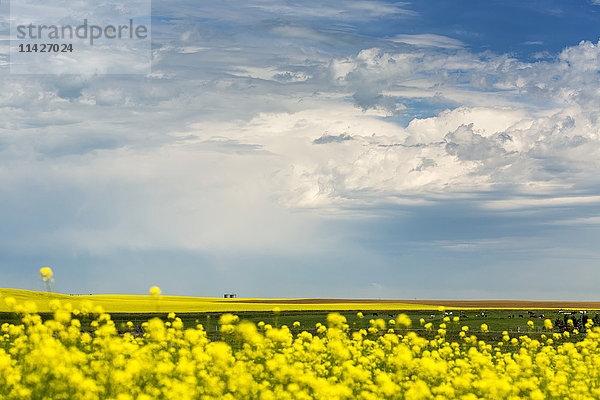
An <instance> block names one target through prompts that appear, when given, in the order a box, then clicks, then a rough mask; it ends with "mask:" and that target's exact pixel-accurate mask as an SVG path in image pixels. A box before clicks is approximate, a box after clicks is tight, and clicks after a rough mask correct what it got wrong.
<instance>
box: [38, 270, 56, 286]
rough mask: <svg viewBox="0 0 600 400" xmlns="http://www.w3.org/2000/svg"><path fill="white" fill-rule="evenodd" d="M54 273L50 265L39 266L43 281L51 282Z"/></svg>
mask: <svg viewBox="0 0 600 400" xmlns="http://www.w3.org/2000/svg"><path fill="white" fill-rule="evenodd" d="M53 276H54V273H53V272H52V268H50V267H43V268H40V277H41V278H42V279H43V280H44V282H48V281H50V282H52V281H53V280H54V278H53Z"/></svg>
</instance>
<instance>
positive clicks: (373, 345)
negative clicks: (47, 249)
mask: <svg viewBox="0 0 600 400" xmlns="http://www.w3.org/2000/svg"><path fill="white" fill-rule="evenodd" d="M5 302H6V303H7V304H8V305H9V306H10V307H11V308H12V309H13V310H14V311H15V312H18V313H19V314H20V315H21V316H22V318H21V322H20V323H16V324H9V323H4V324H2V325H1V327H0V330H1V332H2V344H1V346H0V398H2V399H24V398H39V399H42V398H44V399H90V400H91V399H116V400H126V399H141V400H144V399H156V398H163V399H177V400H185V399H205V400H212V399H214V400H217V399H225V400H233V399H259V400H269V399H273V400H275V399H277V400H279V399H284V400H285V399H332V400H335V399H348V400H350V399H360V400H375V399H407V400H410V399H454V398H459V399H465V400H470V399H477V398H486V399H514V400H516V399H565V398H573V399H575V398H577V399H579V398H581V399H584V398H598V397H600V368H599V366H600V329H598V328H593V327H592V324H591V322H590V323H589V325H588V327H587V328H588V329H587V334H586V335H583V334H579V335H578V340H577V341H574V342H572V341H569V340H568V339H573V337H571V338H569V337H568V335H567V334H568V332H565V333H563V334H561V333H557V332H555V333H552V334H551V333H550V332H548V335H550V336H548V337H546V336H545V335H542V336H541V339H540V340H538V339H533V338H530V337H528V336H525V335H523V336H518V337H514V336H513V337H510V335H509V334H508V332H504V333H503V338H502V342H499V343H487V342H486V341H485V340H482V339H483V338H485V336H486V334H483V335H482V337H481V338H478V337H476V336H475V335H469V334H467V333H468V332H469V330H468V329H462V330H461V337H460V339H458V340H456V341H450V340H446V338H445V329H444V328H442V327H441V324H440V325H439V326H431V327H430V329H429V333H426V334H425V335H428V337H423V336H419V335H418V334H417V333H415V332H414V331H410V330H408V329H409V328H410V326H411V325H412V322H411V321H410V318H408V317H407V316H406V315H402V314H401V315H400V316H398V317H397V318H395V319H394V320H393V321H394V322H393V323H391V321H392V320H390V321H384V320H383V319H375V320H371V321H369V327H368V329H360V330H355V331H351V330H350V327H349V325H348V324H347V321H346V318H345V317H344V316H342V315H340V314H337V313H332V314H329V315H328V317H327V322H326V325H324V324H321V323H318V324H317V326H316V330H313V332H308V331H302V330H301V329H297V328H298V326H297V324H294V327H293V329H290V328H288V327H287V326H282V327H281V328H276V327H272V326H270V325H268V324H265V323H259V324H254V323H251V322H247V321H240V319H239V317H237V316H235V315H233V314H223V315H221V317H220V319H219V323H220V333H221V335H222V340H219V341H211V340H210V339H209V338H208V335H207V332H206V331H205V330H204V329H203V327H202V326H201V325H197V326H196V327H194V328H185V327H184V324H183V322H182V320H181V319H180V318H178V317H177V316H176V315H175V314H174V313H170V314H169V315H168V317H167V322H164V321H162V320H160V319H158V318H153V319H151V320H149V321H147V322H145V323H144V324H143V325H142V327H143V330H144V332H143V334H142V335H140V336H137V337H136V336H135V335H134V334H133V332H130V331H127V330H128V329H131V328H132V327H133V324H131V323H128V324H126V326H125V332H124V333H123V332H121V333H119V332H118V330H117V327H116V325H115V323H114V322H113V321H112V319H111V316H110V315H109V314H107V313H104V312H102V310H101V309H100V307H99V306H93V305H91V304H89V303H83V304H82V307H80V308H78V309H75V308H73V306H72V305H70V303H60V302H58V301H54V302H53V303H52V307H53V308H54V315H53V318H51V319H48V320H45V321H43V320H42V318H41V317H40V316H39V315H38V314H36V313H35V305H34V304H33V303H27V304H18V303H17V302H16V301H15V300H14V299H5ZM90 320H91V323H90V322H89V321H90ZM82 321H83V322H82ZM83 323H86V324H87V323H89V325H90V326H91V331H89V332H86V331H83V330H82V326H83ZM442 324H443V325H444V326H445V325H446V322H443V323H442ZM306 328H311V329H313V327H306ZM306 328H305V329H306ZM435 328H437V330H436V329H435ZM465 328H466V326H465ZM436 332H437V333H436ZM573 333H574V332H573Z"/></svg>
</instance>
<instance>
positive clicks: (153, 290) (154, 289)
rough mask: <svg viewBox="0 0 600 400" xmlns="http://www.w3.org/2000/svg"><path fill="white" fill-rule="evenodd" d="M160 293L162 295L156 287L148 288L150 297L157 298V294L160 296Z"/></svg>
mask: <svg viewBox="0 0 600 400" xmlns="http://www.w3.org/2000/svg"><path fill="white" fill-rule="evenodd" d="M161 293H162V292H161V290H160V288H159V287H158V286H152V287H151V288H150V294H151V295H152V296H158V295H159V294H161Z"/></svg>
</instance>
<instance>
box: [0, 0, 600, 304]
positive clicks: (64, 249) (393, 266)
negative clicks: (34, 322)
mask: <svg viewBox="0 0 600 400" xmlns="http://www.w3.org/2000/svg"><path fill="white" fill-rule="evenodd" d="M152 9H153V16H152V22H153V28H152V37H153V42H152V49H153V62H152V73H151V74H148V75H138V76H118V75H96V76H86V75H63V76H57V75H48V76H32V75H29V76H27V75H15V74H10V73H9V71H8V69H9V63H10V60H9V58H8V54H7V53H8V43H7V40H6V39H7V35H8V14H7V7H6V4H5V2H3V3H2V6H0V15H2V17H0V89H1V90H2V96H0V116H1V118H0V286H2V287H16V288H25V289H40V288H41V284H40V282H39V277H38V270H39V268H40V267H42V266H51V267H52V268H53V269H54V271H55V273H56V282H55V289H56V290H57V291H60V292H64V293H146V292H147V290H148V288H149V287H150V286H152V285H158V286H160V287H161V288H162V290H163V293H167V294H181V295H184V294H185V295H198V296H221V295H222V294H223V293H229V292H235V293H238V295H239V296H240V297H245V296H248V297H370V298H397V299H402V298H407V299H412V298H420V299H425V298H428V299H548V300H553V299H569V300H600V296H599V295H598V291H597V287H598V285H599V284H600V273H599V272H598V271H599V269H598V267H599V266H600V265H599V262H600V251H599V250H598V237H600V229H599V228H600V225H599V224H600V211H599V210H600V208H599V204H600V174H599V172H600V169H599V167H600V161H599V160H600V157H599V156H600V111H599V110H598V107H597V104H598V103H599V101H600V73H599V72H600V45H599V44H598V43H599V38H600V28H599V25H598V21H599V20H600V19H599V18H598V17H599V16H600V15H599V13H600V4H595V3H594V2H593V1H569V2H563V1H539V2H538V1H535V2H518V1H512V2H511V1H502V2H500V1H486V2H481V1H460V2H459V1H418V2H383V1H359V0H344V1H342V0H338V1H331V2H326V3H322V2H317V1H302V2H300V1H297V2H293V1H289V2H285V1H270V0H260V1H250V2H241V1H221V2H196V1H194V2H191V1H177V0H176V1H169V2H161V1H153V5H152Z"/></svg>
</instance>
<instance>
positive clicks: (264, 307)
mask: <svg viewBox="0 0 600 400" xmlns="http://www.w3.org/2000/svg"><path fill="white" fill-rule="evenodd" d="M0 297H12V298H14V299H15V300H17V302H18V303H25V302H32V303H34V304H35V305H36V308H37V311H38V312H49V311H51V307H50V302H51V301H52V300H60V301H63V302H68V303H71V305H72V306H73V307H74V308H81V305H82V304H83V303H84V302H90V301H91V302H92V303H93V304H94V305H97V306H100V307H102V309H103V310H104V311H106V312H109V313H155V312H161V313H166V312H176V313H194V312H243V311H272V310H273V308H275V307H278V308H279V309H280V310H281V311H322V310H325V311H341V310H399V311H400V310H434V309H437V308H438V307H437V306H428V305H422V304H405V303H372V302H368V303H354V302H353V303H288V302H286V301H287V300H286V299H281V303H279V302H277V300H272V299H269V300H268V301H267V300H262V299H241V298H240V299H222V298H216V297H185V296H166V295H158V296H151V295H112V294H111V295H77V296H70V295H64V294H58V293H46V292H37V291H30V290H19V289H0ZM244 300H246V301H249V302H244ZM261 301H264V302H261ZM6 311H9V308H8V306H7V305H6V304H5V303H4V302H3V301H0V312H6Z"/></svg>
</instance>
